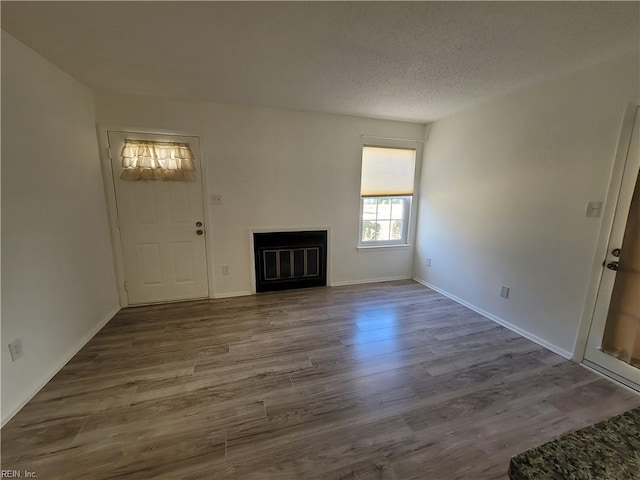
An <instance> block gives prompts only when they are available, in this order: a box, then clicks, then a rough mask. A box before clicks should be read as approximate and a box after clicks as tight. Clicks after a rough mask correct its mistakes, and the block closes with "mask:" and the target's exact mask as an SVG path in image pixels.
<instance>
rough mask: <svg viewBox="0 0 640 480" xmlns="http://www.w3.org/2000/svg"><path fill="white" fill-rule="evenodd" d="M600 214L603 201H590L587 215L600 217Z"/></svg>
mask: <svg viewBox="0 0 640 480" xmlns="http://www.w3.org/2000/svg"><path fill="white" fill-rule="evenodd" d="M600 215H602V202H589V203H587V213H586V217H588V218H599V217H600Z"/></svg>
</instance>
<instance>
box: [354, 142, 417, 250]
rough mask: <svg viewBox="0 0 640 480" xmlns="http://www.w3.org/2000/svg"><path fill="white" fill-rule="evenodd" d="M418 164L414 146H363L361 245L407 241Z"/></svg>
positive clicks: (402, 242) (398, 243) (399, 243)
mask: <svg viewBox="0 0 640 480" xmlns="http://www.w3.org/2000/svg"><path fill="white" fill-rule="evenodd" d="M415 167H416V151H415V149H405V148H387V147H371V146H364V147H363V149H362V177H361V181H360V197H361V199H360V242H359V244H360V245H361V246H379V245H402V244H406V243H407V234H408V230H409V218H410V213H411V199H412V197H413V182H414V172H415Z"/></svg>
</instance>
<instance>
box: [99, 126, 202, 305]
mask: <svg viewBox="0 0 640 480" xmlns="http://www.w3.org/2000/svg"><path fill="white" fill-rule="evenodd" d="M96 130H97V135H98V147H99V150H100V152H99V153H100V164H101V167H102V180H103V185H104V190H105V197H106V202H107V214H108V217H109V230H110V233H111V245H112V249H113V258H114V262H115V269H116V282H117V285H116V286H117V288H118V296H119V299H120V307H122V308H125V307H128V306H129V296H128V295H127V291H126V289H125V279H126V276H125V270H124V256H123V251H122V242H121V239H120V228H119V226H118V208H117V204H116V190H115V182H114V179H113V169H112V163H111V156H110V153H109V137H108V132H110V131H111V132H127V133H139V134H147V135H149V134H150V135H153V134H155V135H168V136H177V137H191V138H197V139H198V140H199V145H200V152H198V154H199V155H200V159H201V160H200V168H201V170H202V175H201V183H202V203H203V205H202V207H203V212H204V216H205V225H206V226H207V233H208V234H207V235H206V237H205V255H206V262H207V283H208V297H209V298H213V278H212V273H213V271H212V268H211V261H212V260H211V257H212V255H211V245H210V243H209V242H211V238H212V237H213V235H211V234H210V232H211V231H212V226H211V225H210V222H209V221H208V220H209V219H210V218H211V216H210V215H209V204H208V202H207V201H205V199H206V198H209V193H208V189H207V184H208V182H207V181H206V178H207V170H206V168H207V167H206V163H207V162H206V161H205V159H204V157H203V155H202V151H203V148H202V139H201V136H199V135H195V134H193V133H185V132H180V131H175V130H166V129H149V128H136V127H122V126H113V125H103V124H97V125H96Z"/></svg>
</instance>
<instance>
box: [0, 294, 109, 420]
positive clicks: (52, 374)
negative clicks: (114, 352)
mask: <svg viewBox="0 0 640 480" xmlns="http://www.w3.org/2000/svg"><path fill="white" fill-rule="evenodd" d="M119 311H120V306H117V307H114V308H112V309H111V310H110V311H109V313H107V314H106V315H105V316H104V317H102V319H101V320H100V321H99V322H98V323H97V324H96V326H95V327H93V328H92V329H91V330H90V331H89V333H87V334H86V335H85V336H84V337H82V338H81V339H80V341H79V342H78V343H76V344H75V346H74V347H73V348H72V349H71V350H70V351H69V352H68V353H67V355H66V356H65V358H64V359H63V360H62V361H60V362H58V363H57V364H55V365H54V367H53V368H52V369H51V370H50V371H49V373H48V374H47V375H45V376H44V377H43V379H42V380H41V381H40V382H39V383H38V387H37V388H35V389H34V391H33V393H31V394H30V395H29V396H27V398H25V399H24V400H23V401H22V402H20V404H19V405H18V406H17V407H16V408H14V409H13V410H12V411H11V412H10V413H9V415H7V416H6V418H3V419H2V426H3V427H4V426H5V424H6V423H7V422H8V421H9V420H11V419H12V418H13V417H14V416H15V415H16V413H18V412H19V411H20V410H22V408H23V407H24V406H25V405H26V404H27V403H29V401H30V400H31V399H32V398H33V397H35V396H36V394H37V393H38V392H39V391H40V390H42V389H43V388H44V386H45V385H46V384H47V383H49V382H50V381H51V379H52V378H53V377H55V376H56V375H57V373H58V372H59V371H60V370H62V368H63V367H64V366H65V365H66V364H67V363H69V360H71V359H72V358H73V357H74V356H75V355H76V354H77V353H78V352H79V351H80V350H82V347H84V346H85V345H86V344H87V343H89V340H91V339H92V338H93V337H95V336H96V334H97V333H98V332H99V331H100V330H102V328H103V327H104V326H105V325H106V324H107V323H109V320H111V319H112V318H113V317H114V316H115V315H116V314H117V313H118V312H119Z"/></svg>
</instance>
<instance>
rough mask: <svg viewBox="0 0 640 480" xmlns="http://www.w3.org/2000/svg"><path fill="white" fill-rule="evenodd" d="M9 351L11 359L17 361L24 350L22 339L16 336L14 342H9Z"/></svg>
mask: <svg viewBox="0 0 640 480" xmlns="http://www.w3.org/2000/svg"><path fill="white" fill-rule="evenodd" d="M9 352H11V361H12V362H15V361H16V360H17V359H19V358H20V357H21V356H22V354H23V353H24V351H23V350H22V340H20V339H19V338H16V339H15V340H14V341H13V342H11V343H10V344H9Z"/></svg>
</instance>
